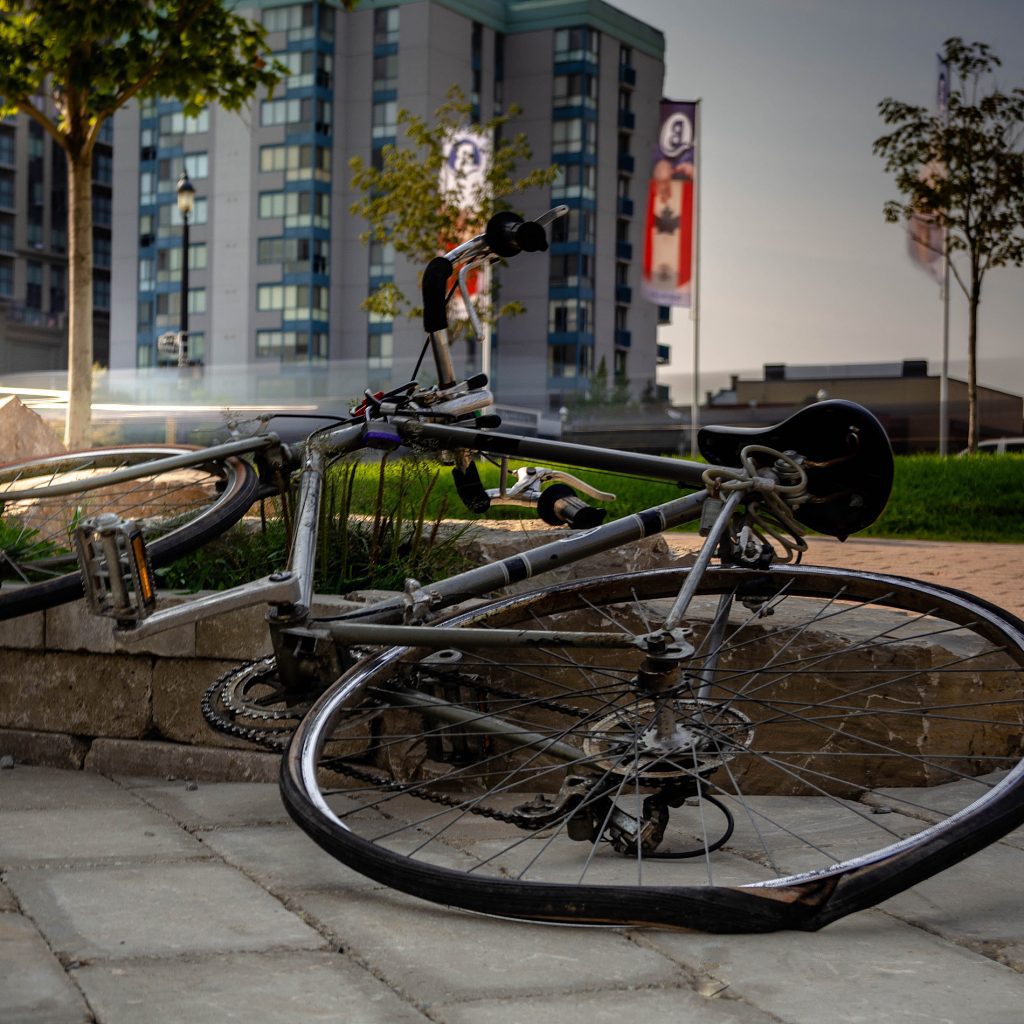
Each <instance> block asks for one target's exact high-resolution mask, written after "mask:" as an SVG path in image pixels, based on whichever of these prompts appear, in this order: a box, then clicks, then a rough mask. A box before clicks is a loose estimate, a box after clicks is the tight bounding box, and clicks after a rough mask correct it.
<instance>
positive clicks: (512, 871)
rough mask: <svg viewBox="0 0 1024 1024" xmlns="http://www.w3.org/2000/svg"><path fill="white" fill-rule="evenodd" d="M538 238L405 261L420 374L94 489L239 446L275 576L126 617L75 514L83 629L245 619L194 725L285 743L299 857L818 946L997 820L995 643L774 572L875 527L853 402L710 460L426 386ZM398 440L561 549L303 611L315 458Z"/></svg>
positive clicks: (977, 627) (116, 537)
mask: <svg viewBox="0 0 1024 1024" xmlns="http://www.w3.org/2000/svg"><path fill="white" fill-rule="evenodd" d="M557 212H558V211H553V214H557ZM545 219H546V218H542V219H541V220H540V221H538V222H525V223H524V222H523V221H521V220H520V219H519V218H517V217H515V216H513V215H511V214H499V215H498V217H496V218H495V219H493V220H492V222H491V223H490V224H489V225H488V229H487V231H486V232H485V233H484V234H483V235H480V236H478V237H476V238H474V239H471V240H470V241H468V242H466V243H464V244H463V245H461V246H458V247H457V248H456V249H454V250H453V251H452V252H450V253H448V255H447V256H446V257H438V258H437V259H435V260H434V261H433V262H432V263H431V264H430V265H429V266H428V267H427V268H426V271H425V274H424V285H423V288H424V311H425V312H424V324H425V328H426V331H427V344H428V345H429V347H430V349H431V351H432V353H433V356H434V362H435V368H436V371H437V383H436V384H434V385H431V386H429V387H424V386H421V385H419V384H417V383H415V382H410V383H409V384H407V385H404V386H403V387H400V388H397V389H395V390H393V391H392V392H390V393H387V394H373V395H370V394H368V395H367V396H366V399H365V401H364V402H363V403H362V404H361V405H360V406H359V407H357V408H356V409H354V410H352V413H351V415H350V416H349V417H345V418H343V422H339V423H338V424H337V425H336V426H333V427H328V428H324V429H323V430H321V431H318V432H317V433H315V434H314V435H311V438H310V439H309V441H308V442H307V443H306V444H303V445H293V446H289V445H281V444H280V443H278V442H277V441H276V439H275V438H274V437H273V435H258V436H256V437H254V438H250V439H240V440H237V441H233V442H231V443H230V444H228V445H223V446H214V447H212V448H208V449H204V450H202V451H200V452H198V453H194V454H192V455H188V454H179V455H176V456H175V457H173V458H172V459H167V460H159V459H157V460H153V459H150V460H149V461H144V462H143V463H142V464H141V465H139V466H136V467H135V468H134V469H132V470H122V471H120V475H119V476H118V477H117V480H119V481H123V480H124V479H125V478H126V476H134V477H143V478H146V479H149V478H152V477H155V478H156V479H157V480H159V479H160V478H161V477H162V476H163V474H164V471H165V470H170V469H171V468H172V467H173V470H174V471H175V472H176V471H179V470H180V469H181V467H182V466H191V465H192V464H194V463H202V464H204V465H207V466H210V465H214V466H215V465H218V464H219V460H222V459H225V458H228V459H231V458H237V457H238V456H239V455H240V454H241V453H243V452H250V453H252V454H253V457H254V459H255V462H256V465H257V468H258V475H259V480H260V489H259V492H258V493H260V494H269V493H282V492H283V491H284V490H285V485H286V482H287V480H288V479H289V478H291V477H292V476H293V475H296V476H297V478H298V498H297V502H296V507H295V510H294V523H295V525H294V529H293V536H292V550H291V554H290V557H289V562H288V566H287V568H286V569H284V570H282V571H279V572H275V573H272V574H270V575H269V576H267V577H265V578H263V579H262V580H258V581H254V582H252V583H249V584H246V585H244V586H241V587H238V588H235V589H233V590H230V591H227V592H224V593H221V594H216V595H212V596H207V597H201V598H198V599H196V600H194V601H192V602H188V603H185V604H182V605H178V606H176V607H174V608H169V609H164V610H154V605H155V597H156V587H155V581H154V578H153V564H152V562H153V560H152V559H151V558H150V547H149V544H148V542H147V536H146V529H147V525H148V524H147V522H146V521H145V520H144V521H143V522H142V524H140V523H139V522H137V521H133V520H126V519H125V518H124V516H121V515H117V514H116V513H105V514H101V515H90V516H86V517H82V516H81V515H78V514H75V515H74V516H73V517H71V523H70V525H71V527H72V530H71V532H72V533H73V535H74V541H75V545H76V550H77V554H78V558H79V561H80V563H81V567H82V578H83V579H84V581H85V583H86V591H87V595H88V598H89V601H90V603H91V605H92V607H93V610H94V611H96V612H97V613H98V614H105V615H108V616H111V617H113V618H115V619H117V620H118V622H119V623H120V626H121V635H122V637H124V638H125V639H130V638H131V637H132V636H134V637H138V638H142V637H145V636H149V635H151V634H153V633H155V632H159V631H161V630H163V629H166V628H170V627H172V626H176V625H180V624H183V623H186V622H194V621H198V620H199V619H201V618H203V617H205V616H207V615H210V614H213V613H215V612H221V611H224V610H228V609H231V608H237V607H240V606H243V605H246V606H247V605H252V604H261V603H264V602H266V603H267V604H269V605H270V613H269V615H268V628H269V630H270V635H271V638H272V640H273V646H274V656H273V657H272V658H267V659H263V660H261V661H258V662H254V663H251V664H247V665H243V666H240V667H238V668H237V669H235V670H233V671H231V672H229V673H227V674H226V675H225V676H223V677H222V678H221V679H220V680H218V681H217V682H216V683H215V684H214V686H212V687H211V688H210V690H209V691H208V692H207V694H206V696H205V697H204V708H203V710H204V714H205V715H206V717H207V719H208V720H209V721H210V722H211V723H212V724H215V725H216V726H217V727H219V728H221V729H223V730H225V731H227V732H229V733H232V734H233V735H236V736H241V737H245V738H247V739H250V740H254V741H256V742H261V743H263V744H265V745H267V746H270V747H274V748H278V749H285V754H284V758H283V761H282V774H281V792H282V796H283V798H284V801H285V804H286V806H287V808H288V811H289V813H290V814H291V816H292V818H293V819H294V820H295V822H296V823H297V824H298V825H299V826H300V827H301V828H302V829H303V830H304V831H306V832H307V833H308V834H309V835H310V836H311V837H312V838H313V840H314V841H316V842H317V843H318V844H319V845H320V846H321V847H323V848H324V849H325V850H327V851H328V852H330V853H331V854H332V855H334V856H335V857H336V858H338V859H339V860H340V861H342V862H343V863H345V864H346V865H348V866H350V867H352V868H354V869H356V870H357V871H360V872H362V873H363V874H365V875H367V876H368V877H370V878H372V879H375V880H377V881H380V882H383V883H385V884H387V885H389V886H392V887H394V888H397V889H399V890H401V891H404V892H407V893H412V894H413V895H416V896H419V897H422V898H425V899H428V900H432V901H434V902H438V903H442V904H448V905H451V906H454V907H458V908H462V909H466V910H471V911H477V912H482V913H488V914H495V915H498V916H502V917H509V918H523V919H528V920H537V921H547V922H559V923H572V924H581V923H582V924H612V925H624V924H648V925H657V926H667V927H682V928H687V929H701V930H706V931H719V932H744V931H770V930H775V929H780V928H797V929H817V928H820V927H822V926H824V925H825V924H828V923H829V922H831V921H834V920H836V919H838V918H840V917H842V916H845V915H846V914H849V913H852V912H854V911H857V910H860V909H864V908H866V907H870V906H873V905H875V904H877V903H878V902H880V901H881V900H884V899H886V898H887V897H889V896H891V895H894V894H895V893H898V892H900V891H902V890H903V889H905V888H907V887H908V886H910V885H913V884H914V883H916V882H918V881H920V880H922V879H924V878H927V877H929V876H930V875H932V874H934V873H936V872H937V871H940V870H942V869H943V868H945V867H948V866H949V865H951V864H953V863H956V862H957V861H959V860H960V859H962V858H963V857H966V856H968V855H970V854H971V853H973V852H976V851H977V850H979V849H981V848H982V847H984V846H985V845H987V844H989V843H991V842H994V841H995V840H996V839H998V838H1000V837H1001V836H1002V835H1004V834H1006V833H1007V832H1008V831H1010V830H1011V829H1013V828H1015V827H1017V826H1018V825H1020V824H1021V823H1022V822H1024V788H1022V779H1024V766H1022V765H1021V753H1022V746H1024V740H1022V726H1021V721H1022V705H1024V701H1022V696H1021V685H1020V680H1021V675H1020V672H1021V667H1022V665H1024V623H1021V622H1020V621H1019V620H1018V619H1016V618H1014V617H1013V616H1011V615H1010V614H1008V613H1007V612H1005V611H1002V610H1001V609H999V608H996V607H994V606H992V605H991V604H988V603H987V602H985V601H982V600H979V599H978V598H974V597H971V596H970V595H967V594H964V593H961V592H958V591H954V590H951V589H947V588H944V587H941V586H936V585H932V584H925V583H921V582H918V581H914V580H910V579H904V578H897V577H889V576H884V575H880V574H875V573H864V572H858V571H857V570H833V569H825V568H820V567H814V566H805V565H801V564H799V563H800V557H801V555H802V553H803V551H804V550H805V549H806V542H805V540H804V537H805V535H806V533H807V532H809V531H812V530H813V531H817V532H820V533H824V534H827V535H831V536H836V537H840V538H845V537H846V536H848V535H849V534H851V533H854V532H856V531H857V530H859V529H863V528H864V527H866V526H867V525H869V524H870V523H871V522H872V521H873V520H874V519H875V518H877V516H878V515H880V514H881V512H882V510H883V508H884V507H885V504H886V501H887V499H888V495H889V491H890V488H891V483H892V455H891V449H890V446H889V443H888V440H887V438H886V436H885V433H884V431H883V430H882V428H881V426H880V425H879V424H878V422H877V420H875V418H874V417H873V416H872V415H871V414H870V413H869V412H868V411H867V410H864V409H862V408H861V407H859V406H856V405H854V404H852V403H848V402H843V401H826V402H820V403H817V404H815V405H811V406H808V407H806V408H805V409H802V410H800V411H799V412H797V413H796V414H795V415H794V416H792V417H790V419H788V420H786V421H785V422H783V423H781V424H778V425H775V426H773V427H770V428H766V429H740V428H722V427H705V428H704V429H703V430H702V431H701V432H700V435H699V444H700V448H701V452H702V454H703V455H704V457H705V458H706V459H707V463H706V464H705V463H698V462H692V461H686V460H680V459H674V458H662V457H655V456H645V455H639V454H636V453H630V452H618V451H613V450H610V449H598V448H592V447H587V446H580V445H574V444H568V443H564V442H561V441H548V440H544V439H538V438H523V437H518V436H515V435H510V434H503V433H501V432H499V431H497V430H496V429H494V428H495V427H496V423H495V421H494V418H493V417H492V416H489V415H488V414H486V412H485V410H486V409H487V407H488V406H489V405H490V404H491V395H490V392H489V391H488V390H487V387H486V383H487V382H486V381H485V380H483V379H482V378H480V377H475V378H470V379H469V380H460V379H459V378H458V375H457V374H456V373H455V370H454V366H453V363H452V358H451V354H450V350H449V346H448V325H447V314H446V307H447V300H448V298H450V293H449V292H448V281H449V279H450V278H451V277H452V275H453V273H454V272H455V270H456V268H458V274H457V275H456V278H457V282H459V283H461V284H464V282H465V274H466V273H467V272H468V270H469V269H470V268H472V267H474V266H477V265H479V264H481V263H484V262H489V261H493V260H496V259H510V258H511V257H513V256H515V255H517V254H518V253H519V252H521V251H536V250H539V249H542V248H544V247H545V246H546V240H545V235H544V230H543V224H544V222H545ZM453 290H454V289H453ZM467 305H469V303H467ZM405 445H411V446H414V447H417V448H424V449H428V450H443V451H445V452H448V453H451V455H452V459H453V460H454V463H455V465H454V467H453V474H454V476H455V480H456V486H457V490H458V492H459V494H460V496H461V497H462V499H463V500H464V501H465V503H466V504H467V505H468V506H469V507H470V508H471V509H473V510H475V511H478V512H480V511H484V510H486V508H487V507H488V506H489V505H490V504H492V503H494V504H499V503H502V502H506V503H513V504H521V505H527V506H530V507H535V508H536V509H537V511H538V513H539V514H540V515H541V516H542V517H543V518H545V519H546V520H548V521H549V522H551V523H563V524H565V525H567V526H568V527H569V529H568V530H566V533H565V536H564V538H561V539H558V540H555V541H553V542H549V543H544V544H541V545H540V546H538V547H535V548H533V549H530V550H527V551H524V552H522V553H519V554H515V555H511V556H509V557H506V558H503V559H500V560H497V561H495V562H493V563H491V564H486V565H481V566H478V567H476V568H473V569H470V570H468V571H466V572H462V573H458V574H456V575H454V576H451V577H449V578H446V579H441V580H437V581H435V582H433V583H429V584H420V583H418V582H417V581H415V580H409V581H407V584H406V587H405V590H404V592H403V593H402V594H400V595H398V596H394V597H391V598H387V599H384V600H380V601H376V602H374V603H371V604H370V605H368V606H366V607H364V608H361V609H359V610H358V611H353V612H348V613H344V614H340V615H338V616H336V617H334V618H332V619H315V618H313V616H312V615H311V614H310V611H309V609H310V607H311V605H312V598H313V591H312V569H313V565H314V560H315V553H316V543H315V541H316V529H317V521H318V511H319V506H320V502H321V497H322V490H323V481H324V474H325V469H326V467H327V465H328V464H329V463H330V462H331V461H332V460H334V459H336V458H337V457H340V456H342V455H346V454H352V453H356V452H361V451H364V450H366V449H368V448H376V449H383V450H385V451H393V450H395V449H397V448H399V447H401V446H405ZM247 446H248V447H247ZM477 456H481V457H490V458H493V459H494V460H495V461H497V462H498V464H499V466H500V470H501V475H500V483H499V486H498V487H497V488H492V489H490V490H487V489H485V488H484V487H483V485H482V482H481V480H480V477H479V474H478V472H477V469H476V463H475V461H474V459H475V458H476V457H477ZM513 459H521V460H527V461H532V460H544V461H546V462H549V463H555V464H558V465H569V466H573V467H577V468H578V469H579V470H586V469H598V470H604V469H608V470H613V471H616V472H625V473H633V474H636V475H642V476H649V477H654V478H656V479H661V480H667V481H671V482H674V483H676V484H677V485H679V486H680V487H682V488H686V489H688V491H689V493H686V494H683V495H681V496H680V497H678V498H674V499H672V500H669V501H667V502H664V503H662V504H660V505H658V506H655V507H652V508H649V509H644V510H641V511H639V512H636V513H634V514H632V515H628V516H625V517H623V518H621V519H617V520H614V521H612V522H610V523H604V522H603V521H602V518H603V517H602V513H601V511H600V510H599V509H598V508H597V507H596V506H594V505H592V504H590V503H589V502H587V501H585V500H583V499H582V498H580V496H579V493H578V492H579V491H580V490H582V491H583V492H584V494H587V495H588V496H589V497H591V498H593V499H594V500H599V499H600V498H601V495H600V494H599V492H598V491H597V489H596V488H593V487H591V486H589V485H587V484H585V483H584V482H583V481H581V480H579V479H577V478H575V477H574V476H572V475H571V474H568V473H566V472H565V471H562V470H553V469H550V468H544V467H542V466H541V467H538V466H532V467H528V468H527V469H526V470H525V471H524V472H522V473H520V474H518V475H516V476H515V477H514V478H513V471H512V468H511V464H510V460H513ZM513 479H514V482H513ZM100 482H101V483H102V482H103V481H102V477H101V478H100ZM90 483H92V484H96V483H97V481H95V480H94V481H90ZM108 483H109V481H108ZM545 484H546V485H547V486H544V485H545ZM67 486H68V488H69V489H72V490H73V489H74V482H71V483H69V484H68V485H67ZM51 489H52V488H51ZM25 490H26V489H25V488H24V487H22V488H21V494H22V496H21V497H20V498H19V499H18V500H21V501H26V500H28V499H26V498H25V497H24V491H25ZM29 490H31V489H29ZM37 490H38V488H37ZM43 490H46V488H43ZM15 493H18V492H15ZM37 497H38V495H37ZM6 500H7V502H8V504H10V503H11V499H10V497H8V498H7V499H6ZM156 518H157V519H159V517H156ZM218 521H219V520H218ZM692 521H699V524H700V533H701V535H702V537H703V541H702V544H701V548H700V550H699V553H698V555H697V557H696V560H695V562H694V564H693V565H692V566H691V567H687V568H668V569H662V570H653V571H648V572H627V573H621V574H617V575H610V576H602V577H597V578H591V579H586V580H572V581H569V582H563V583H559V584H557V585H553V586H549V587H546V588H542V589H538V590H535V591H532V592H528V593H525V594H522V593H517V594H513V595H511V596H504V597H499V598H497V599H493V598H492V599H491V600H489V601H485V602H484V603H479V601H480V599H482V598H483V596H484V595H486V594H488V593H491V592H492V591H495V590H499V589H501V588H503V587H506V586H507V585H509V584H512V583H521V582H523V581H525V580H528V579H531V578H533V577H535V576H537V577H542V576H543V574H544V573H545V572H547V571H548V570H550V569H553V568H556V567H558V566H561V565H566V564H570V563H573V562H576V561H578V560H579V559H581V558H584V557H586V556H587V555H590V554H593V553H595V552H598V551H605V550H610V549H612V548H616V547H619V546H622V545H629V544H631V543H634V542H636V541H638V540H640V539H641V538H644V537H648V536H652V535H654V534H658V533H661V532H663V531H665V530H668V529H671V528H673V527H675V526H677V525H681V524H683V523H686V522H692ZM573 527H575V529H573ZM474 602H475V603H474Z"/></svg>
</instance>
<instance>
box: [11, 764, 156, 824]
mask: <svg viewBox="0 0 1024 1024" xmlns="http://www.w3.org/2000/svg"><path fill="white" fill-rule="evenodd" d="M138 805H139V804H138V801H137V800H136V799H135V798H134V797H133V796H132V795H131V794H130V793H127V792H126V791H125V789H124V788H123V787H122V786H119V785H118V784H117V783H116V782H114V781H112V780H111V779H107V778H104V777H103V776H102V775H93V774H92V773H91V772H74V773H69V772H67V771H64V770H61V769H58V768H36V767H32V768H26V767H24V766H22V765H19V766H18V767H17V768H15V769H13V770H11V771H0V812H3V813H6V812H7V811H29V810H55V809H57V808H61V807H137V806H138Z"/></svg>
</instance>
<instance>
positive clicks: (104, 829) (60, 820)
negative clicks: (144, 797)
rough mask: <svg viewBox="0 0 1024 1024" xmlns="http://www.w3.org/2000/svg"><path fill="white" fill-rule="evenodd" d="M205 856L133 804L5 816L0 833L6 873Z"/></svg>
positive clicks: (168, 825)
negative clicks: (73, 863)
mask: <svg viewBox="0 0 1024 1024" xmlns="http://www.w3.org/2000/svg"><path fill="white" fill-rule="evenodd" d="M206 856H208V854H207V852H206V850H205V848H204V847H203V845H202V844H201V843H199V842H197V841H196V840H195V839H193V838H192V836H190V835H189V834H188V833H187V832H185V831H184V830H183V829H181V828H179V827H178V826H177V825H175V824H174V823H173V822H171V821H168V819H167V816H166V815H164V814H161V813H160V812H159V811H155V810H153V809H152V808H150V807H146V806H145V804H142V803H140V802H138V801H136V806H134V807H91V808H86V809H82V810H79V809H76V808H73V807H62V808H60V809H57V810H34V811H5V812H4V819H3V829H0V864H2V865H3V866H4V867H5V868H12V867H18V866H19V865H25V864H33V865H38V864H66V863H68V862H70V861H76V860H77V861H87V862H89V863H98V862H107V861H123V860H125V859H127V858H142V859H153V858H168V857H172V858H180V857H206Z"/></svg>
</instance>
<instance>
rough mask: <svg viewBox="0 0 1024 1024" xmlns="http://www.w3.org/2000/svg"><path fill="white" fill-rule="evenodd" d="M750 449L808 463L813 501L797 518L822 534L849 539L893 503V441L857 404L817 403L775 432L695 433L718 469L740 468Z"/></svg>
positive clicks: (704, 430)
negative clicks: (742, 456)
mask: <svg viewBox="0 0 1024 1024" xmlns="http://www.w3.org/2000/svg"><path fill="white" fill-rule="evenodd" d="M750 444H755V445H764V446H765V447H768V448H775V449H777V450H778V451H782V452H786V451H792V452H796V453H797V454H798V455H802V456H803V457H804V458H805V459H806V460H807V461H806V464H805V468H806V470H807V488H808V490H809V491H810V493H811V494H812V495H813V497H812V500H811V501H809V502H807V503H806V504H804V505H801V506H800V507H799V508H798V509H797V510H796V511H795V513H794V515H795V516H796V518H797V520H798V521H799V522H801V523H803V524H804V525H805V526H808V527H810V528H811V529H812V530H816V531H817V532H818V533H824V534H827V535H828V536H830V537H838V538H839V539H840V540H846V538H847V537H848V536H849V535H850V534H851V533H856V532H857V531H858V530H863V529H864V528H865V527H866V526H870V525H871V523H873V522H874V521H875V520H876V519H877V518H878V517H879V516H880V515H881V514H882V512H883V510H884V509H885V505H886V502H887V501H888V500H889V494H890V492H891V491H892V480H893V459H892V447H891V446H890V444H889V438H888V436H887V435H886V433H885V429H884V428H883V427H882V424H881V423H879V422H878V420H877V419H875V417H874V415H872V413H870V412H868V410H867V409H865V408H864V407H863V406H861V405H857V404H856V403H855V402H846V401H843V400H841V399H832V400H831V401H827V402H816V403H815V404H814V405H809V406H807V407H806V408H804V409H801V410H800V411H799V412H797V413H795V414H794V415H792V416H790V417H789V419H787V420H783V422H782V423H777V424H776V425H775V426H773V427H704V428H702V429H701V430H700V431H699V432H698V433H697V446H698V447H699V448H700V453H701V455H703V456H704V458H705V459H707V460H708V462H711V463H714V464H715V465H718V466H739V465H740V452H741V450H742V449H743V448H745V447H746V446H747V445H750Z"/></svg>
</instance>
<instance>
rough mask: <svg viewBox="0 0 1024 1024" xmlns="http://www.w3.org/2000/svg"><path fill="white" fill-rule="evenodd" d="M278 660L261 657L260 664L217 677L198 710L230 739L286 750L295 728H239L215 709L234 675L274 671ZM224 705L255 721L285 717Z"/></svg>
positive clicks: (225, 703) (277, 713)
mask: <svg viewBox="0 0 1024 1024" xmlns="http://www.w3.org/2000/svg"><path fill="white" fill-rule="evenodd" d="M274 664H275V660H274V658H273V657H266V658H262V659H260V660H259V661H249V662H246V663H245V664H244V665H240V666H238V667H237V668H233V669H229V670H228V671H227V672H225V673H224V674H223V675H220V676H218V677H217V679H215V680H214V682H212V683H211V684H210V685H209V686H208V687H207V688H206V692H205V693H204V694H203V697H202V700H201V701H200V704H199V707H200V710H201V711H202V713H203V718H205V719H206V721H207V722H208V723H209V724H210V726H212V727H213V728H214V729H216V730H217V731H218V732H222V733H225V734H226V735H228V736H235V737H237V738H238V739H243V740H246V741H247V742H249V743H255V744H256V745H257V746H261V747H267V748H268V749H270V750H284V748H285V747H286V746H287V745H288V740H289V738H290V737H291V734H292V729H272V728H268V727H266V726H245V725H238V724H237V723H236V722H234V721H232V720H230V719H227V718H225V717H224V716H223V715H222V714H221V712H220V710H219V709H218V708H217V707H215V701H216V699H217V697H218V696H219V695H221V693H222V692H226V691H227V687H228V682H229V680H230V679H231V677H232V676H239V677H240V678H241V677H242V676H243V675H244V674H245V673H253V672H255V671H258V670H259V669H261V668H262V669H272V668H273V667H274ZM223 703H224V705H225V707H226V708H228V709H230V710H231V711H233V712H234V713H236V714H246V715H249V716H250V717H252V718H254V719H263V720H264V721H280V720H281V719H282V718H284V717H286V714H285V713H283V712H280V711H272V710H270V709H266V708H249V707H242V706H240V705H237V704H232V703H231V702H230V701H227V700H225V701H224V702H223Z"/></svg>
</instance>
